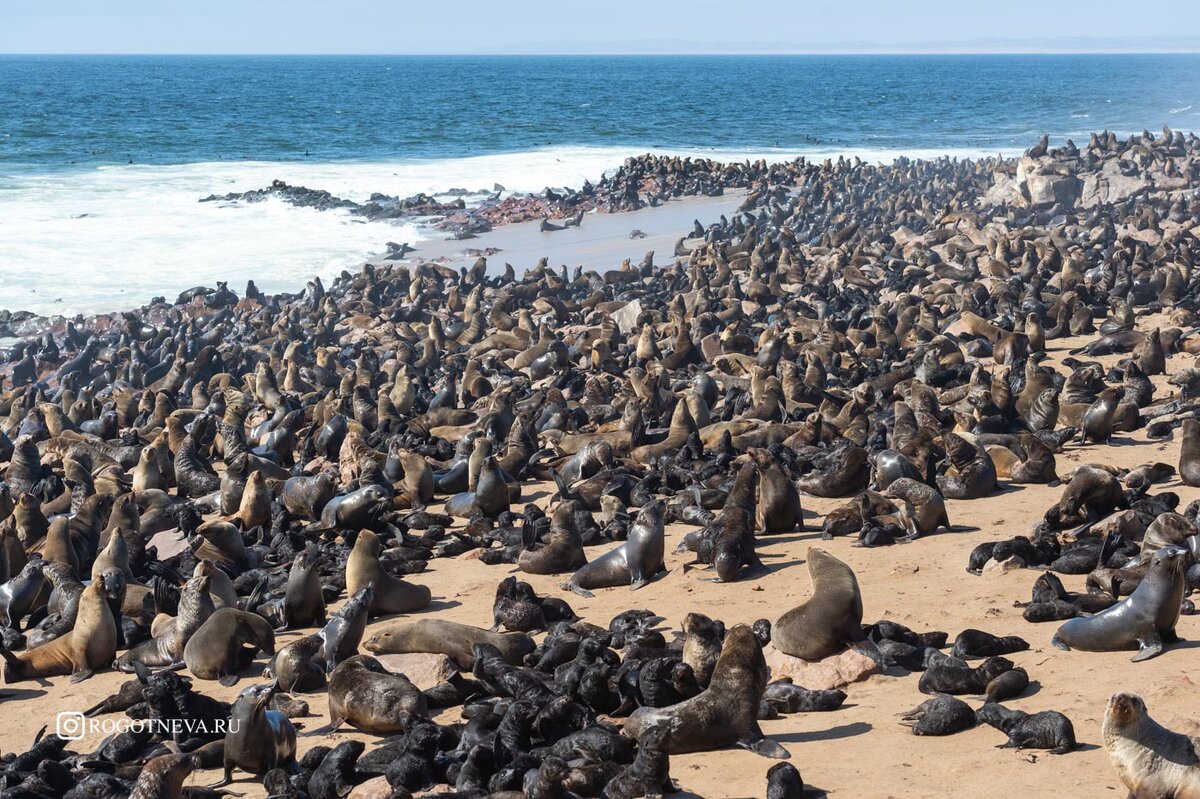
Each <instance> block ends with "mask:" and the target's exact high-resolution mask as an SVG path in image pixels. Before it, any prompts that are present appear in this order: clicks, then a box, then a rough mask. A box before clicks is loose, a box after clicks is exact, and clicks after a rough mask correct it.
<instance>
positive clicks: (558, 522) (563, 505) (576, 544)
mask: <svg viewBox="0 0 1200 799" xmlns="http://www.w3.org/2000/svg"><path fill="white" fill-rule="evenodd" d="M577 510H579V503H578V502H576V501H575V500H573V499H569V500H566V501H565V502H560V503H559V505H558V507H557V508H555V509H554V513H553V514H552V515H551V516H550V540H549V541H548V542H547V543H546V545H545V546H543V547H539V548H538V549H526V550H525V551H524V552H522V553H521V555H520V557H518V558H517V568H519V569H520V570H521V571H523V572H526V573H528V574H562V573H563V572H569V571H574V570H575V569H578V568H580V567H581V566H583V565H584V564H585V563H587V555H585V554H583V538H582V537H581V536H580V534H579V529H578V527H577V526H576V524H575V512H576V511H577Z"/></svg>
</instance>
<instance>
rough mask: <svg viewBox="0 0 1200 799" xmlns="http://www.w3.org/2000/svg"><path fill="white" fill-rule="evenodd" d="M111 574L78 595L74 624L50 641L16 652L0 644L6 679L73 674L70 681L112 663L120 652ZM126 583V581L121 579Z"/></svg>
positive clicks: (114, 581)
mask: <svg viewBox="0 0 1200 799" xmlns="http://www.w3.org/2000/svg"><path fill="white" fill-rule="evenodd" d="M116 582H117V580H116V575H114V576H113V579H112V580H111V581H110V579H109V576H108V574H105V575H104V576H103V577H102V579H99V580H93V581H92V582H91V584H90V585H88V587H87V588H85V589H83V593H82V594H80V596H79V608H78V610H77V611H76V613H75V626H74V627H73V628H71V632H69V633H67V634H66V635H64V636H62V637H61V638H56V639H54V640H53V641H51V642H50V643H48V644H43V645H42V646H38V647H34V648H33V649H29V650H27V651H25V652H18V653H16V654H14V653H12V652H10V651H9V650H8V649H6V648H4V647H0V657H3V658H4V681H5V682H6V683H13V682H18V681H20V680H31V679H35V678H38V677H53V676H55V675H61V674H70V675H71V682H73V683H74V682H80V681H81V680H86V679H87V678H88V677H91V676H92V674H93V673H95V671H96V669H101V668H104V667H105V666H107V665H109V664H110V663H112V660H113V657H114V656H115V655H116V654H117V623H116V620H115V618H114V617H113V614H112V609H111V608H110V607H109V598H110V597H109V593H110V592H109V586H110V585H115V583H116ZM121 584H122V585H124V583H123V581H122V583H121Z"/></svg>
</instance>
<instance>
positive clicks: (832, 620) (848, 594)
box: [771, 547, 867, 660]
mask: <svg viewBox="0 0 1200 799" xmlns="http://www.w3.org/2000/svg"><path fill="white" fill-rule="evenodd" d="M808 573H809V576H810V577H811V578H812V586H813V591H812V596H811V597H810V598H809V599H808V601H807V602H805V603H804V604H802V605H799V606H798V607H795V608H792V609H791V610H789V611H788V612H787V613H784V614H783V615H782V616H780V617H779V620H778V621H777V622H775V624H774V625H773V626H772V628H771V642H772V643H774V644H775V646H776V647H778V648H779V651H781V652H783V653H784V654H785V655H791V656H793V657H798V658H803V659H804V660H820V659H821V658H823V657H825V656H827V655H832V654H833V653H834V652H837V651H838V650H840V649H843V648H845V647H846V646H849V645H851V644H859V643H861V642H864V641H866V640H867V639H866V636H865V635H863V631H862V614H863V606H862V594H861V593H860V592H859V588H858V579H857V578H856V577H855V576H854V572H853V571H852V570H851V568H850V567H849V566H847V565H846V564H845V563H843V562H842V561H840V560H838V559H837V558H835V557H834V556H833V555H830V554H829V553H828V552H826V551H825V550H823V549H820V548H818V547H811V548H810V549H809V550H808Z"/></svg>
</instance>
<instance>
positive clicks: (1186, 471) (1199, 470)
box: [1179, 419, 1200, 488]
mask: <svg viewBox="0 0 1200 799" xmlns="http://www.w3.org/2000/svg"><path fill="white" fill-rule="evenodd" d="M1180 442H1181V443H1180V447H1179V479H1180V480H1182V481H1183V484H1184V485H1188V486H1192V487H1193V488H1196V487H1200V419H1185V420H1184V421H1183V429H1182V431H1181V432H1180Z"/></svg>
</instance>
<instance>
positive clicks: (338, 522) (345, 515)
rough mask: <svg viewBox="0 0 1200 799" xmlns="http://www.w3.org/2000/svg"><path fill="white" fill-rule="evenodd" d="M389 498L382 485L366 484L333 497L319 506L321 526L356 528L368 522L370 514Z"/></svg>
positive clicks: (375, 511)
mask: <svg viewBox="0 0 1200 799" xmlns="http://www.w3.org/2000/svg"><path fill="white" fill-rule="evenodd" d="M388 500H389V497H388V492H387V490H386V489H385V488H383V486H378V485H367V486H363V487H362V488H360V489H358V490H356V491H351V492H350V493H349V494H343V495H342V496H340V497H334V498H333V499H331V500H329V501H328V502H326V503H325V506H324V507H323V508H321V526H322V527H324V528H325V529H327V530H357V529H360V528H362V527H365V526H367V524H369V523H370V521H371V518H372V515H373V514H375V513H377V512H379V511H380V510H382V509H383V508H384V506H385V505H386V504H387V502H388Z"/></svg>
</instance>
